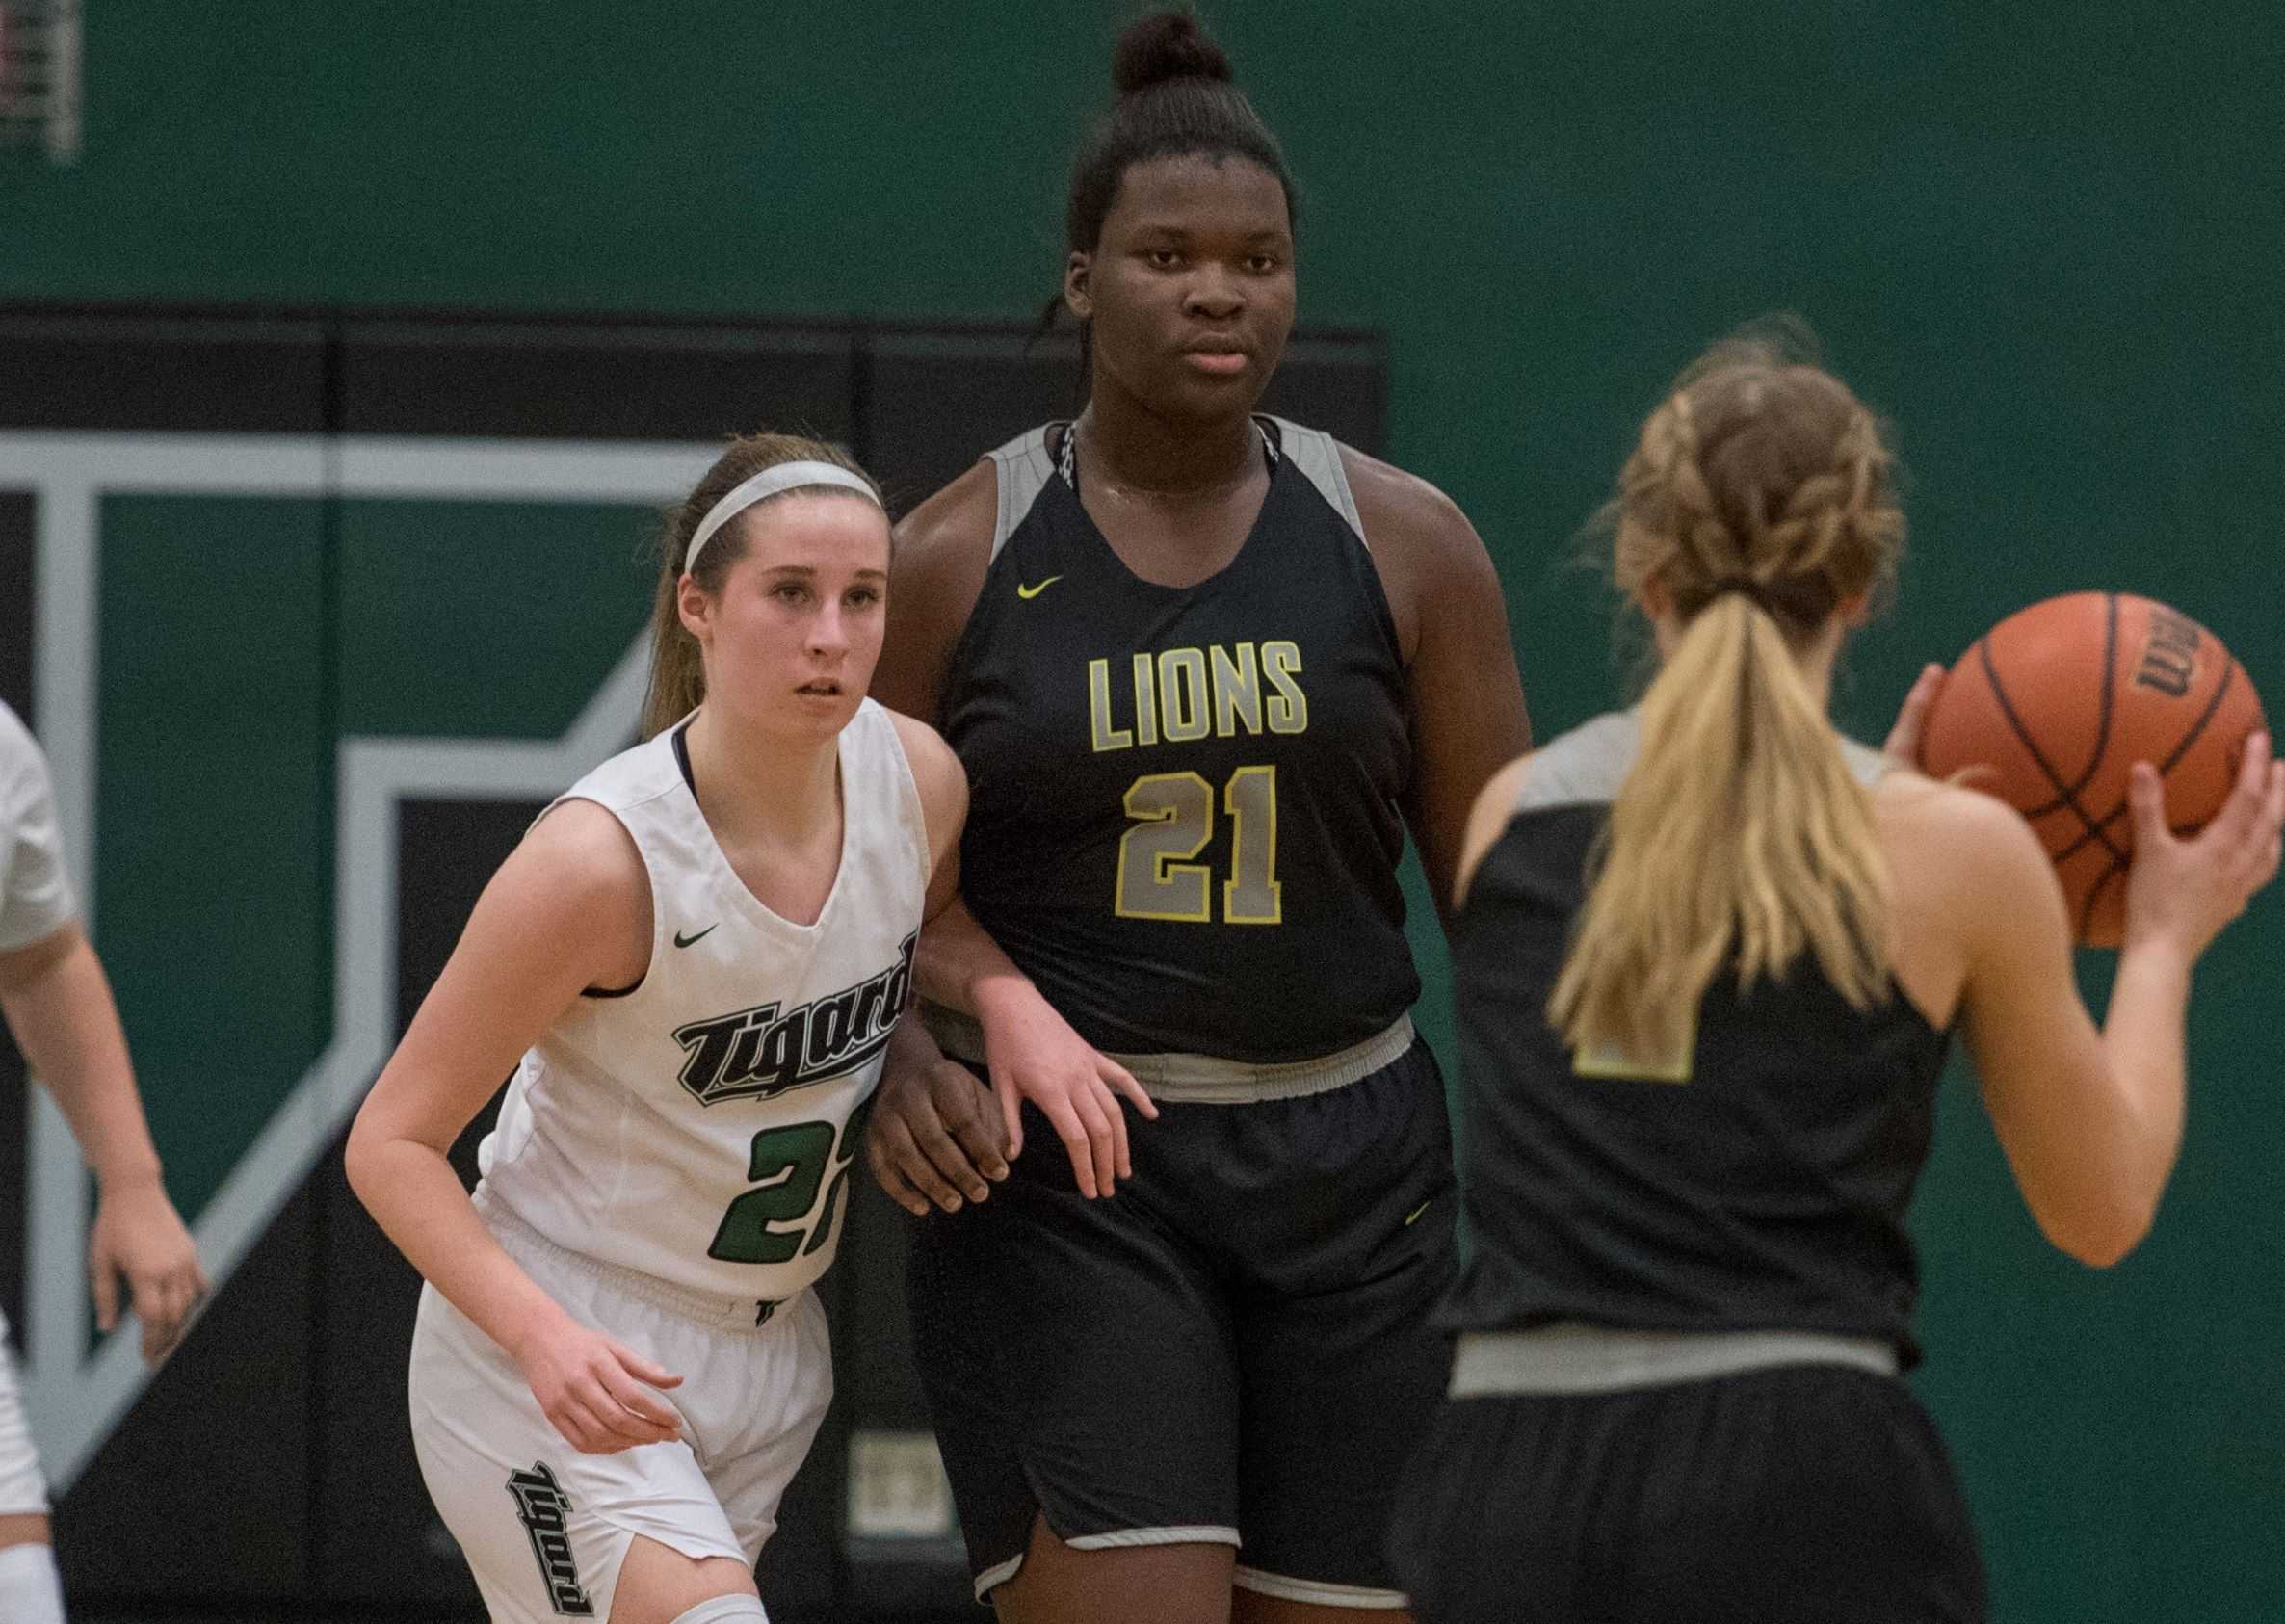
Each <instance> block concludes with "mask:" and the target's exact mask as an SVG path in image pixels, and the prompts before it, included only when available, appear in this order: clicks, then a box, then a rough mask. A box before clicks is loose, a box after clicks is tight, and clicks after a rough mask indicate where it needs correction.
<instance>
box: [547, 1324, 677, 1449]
mask: <svg viewBox="0 0 2285 1624" xmlns="http://www.w3.org/2000/svg"><path fill="white" fill-rule="evenodd" d="M510 1352H511V1353H512V1356H513V1357H514V1359H515V1362H516V1365H517V1367H518V1368H519V1369H520V1370H522V1372H523V1373H524V1380H525V1382H526V1383H527V1384H528V1385H529V1386H530V1387H531V1389H532V1397H533V1398H535V1399H537V1400H538V1401H539V1407H540V1409H541V1410H542V1411H544V1412H545V1413H546V1415H547V1419H548V1421H549V1423H550V1424H551V1425H552V1426H553V1427H554V1428H555V1429H556V1430H557V1431H558V1432H561V1433H562V1434H563V1435H564V1438H565V1442H567V1443H568V1444H570V1446H571V1447H572V1448H573V1449H575V1450H578V1451H580V1452H581V1453H582V1454H617V1453H618V1452H619V1451H620V1450H629V1449H634V1448H636V1447H638V1446H639V1445H643V1444H668V1443H672V1442H673V1441H674V1440H675V1439H676V1438H679V1437H680V1436H682V1418H681V1417H680V1416H679V1415H677V1414H676V1413H675V1412H674V1410H673V1408H672V1406H670V1405H669V1404H667V1403H666V1402H664V1401H661V1400H660V1399H659V1398H658V1397H657V1395H656V1393H655V1392H645V1391H644V1387H645V1385H647V1386H648V1387H650V1388H653V1389H657V1390H659V1391H664V1390H665V1389H667V1388H670V1387H679V1386H680V1385H681V1384H682V1377H680V1376H678V1375H671V1374H670V1373H669V1372H668V1371H666V1370H665V1369H663V1368H662V1367H660V1366H658V1365H654V1364H652V1363H651V1362H650V1361H649V1360H648V1359H645V1358H644V1357H643V1355H642V1354H640V1353H637V1352H635V1351H633V1350H632V1349H628V1348H626V1347H623V1346H622V1345H620V1344H619V1343H617V1342H614V1341H613V1340H612V1339H611V1338H610V1337H607V1336H605V1335H603V1334H602V1333H601V1332H600V1331H591V1330H590V1329H588V1328H587V1327H586V1326H585V1325H582V1324H580V1323H578V1322H577V1321H575V1320H573V1319H571V1318H570V1317H569V1316H568V1315H565V1316H564V1317H563V1318H562V1319H561V1320H560V1321H558V1322H555V1323H551V1324H550V1325H549V1326H548V1327H547V1328H546V1329H544V1330H542V1331H539V1332H537V1333H535V1334H534V1335H533V1336H531V1337H529V1338H527V1339H526V1340H525V1341H524V1342H523V1343H521V1344H520V1345H519V1346H517V1347H516V1348H513V1349H510Z"/></svg>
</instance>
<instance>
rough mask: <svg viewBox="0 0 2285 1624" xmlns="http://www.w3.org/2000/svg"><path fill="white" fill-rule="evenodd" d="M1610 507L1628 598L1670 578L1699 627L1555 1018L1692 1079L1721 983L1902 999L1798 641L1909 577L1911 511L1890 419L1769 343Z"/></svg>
mask: <svg viewBox="0 0 2285 1624" xmlns="http://www.w3.org/2000/svg"><path fill="white" fill-rule="evenodd" d="M1608 512H1609V516H1611V517H1612V518H1614V519H1615V524H1616V531H1617V535H1616V542H1615V552H1614V565H1615V567H1614V573H1615V577H1616V580H1617V584H1618V586H1619V587H1620V589H1622V590H1624V591H1625V592H1626V593H1627V594H1628V596H1629V597H1630V598H1632V599H1634V600H1636V601H1638V602H1640V601H1642V599H1643V597H1644V594H1645V589H1647V588H1648V587H1649V585H1650V584H1651V583H1652V582H1656V583H1657V586H1658V589H1659V590H1660V591H1661V592H1663V594H1664V596H1665V598H1666V599H1667V601H1668V602H1670V603H1671V604H1672V605H1673V607H1674V612H1675V614H1676V616H1677V617H1678V618H1680V620H1681V621H1682V630H1681V635H1680V637H1679V638H1678V640H1677V641H1676V642H1675V644H1674V646H1673V648H1672V649H1671V651H1670V652H1669V653H1668V658H1667V661H1666V664H1665V667H1664V668H1663V669H1662V670H1661V671H1660V672H1659V674H1658V677H1657V679H1656V680H1655V681H1654V682H1653V683H1652V684H1651V686H1650V689H1649V692H1648V693H1647V694H1645V695H1644V696H1643V699H1642V711H1641V717H1642V740H1641V744H1640V746H1639V747H1638V750H1637V753H1636V756H1635V761H1634V766H1633V768H1632V770H1631V771H1630V772H1629V773H1628V774H1627V777H1626V780H1625V782H1624V783H1623V784H1622V785H1621V786H1620V787H1619V791H1618V794H1617V796H1616V797H1615V799H1614V800H1613V802H1612V807H1611V814H1610V820H1609V825H1608V827H1607V829H1606V831H1605V834H1604V838H1603V843H1602V846H1601V848H1600V850H1599V851H1598V852H1597V854H1596V858H1595V863H1596V868H1595V871H1594V874H1593V876H1592V882H1591V885H1590V888H1589V895H1588V900H1587V904H1586V906H1585V908H1584V909H1583V910H1582V912H1581V914H1580V917H1579V921H1578V925H1577V928H1576V930H1575V932H1574V935H1573V939H1572V945H1571V951H1570V955H1569V957H1568V958H1567V959H1566V960H1565V962H1564V964H1563V973H1562V975H1561V977H1560V978H1559V979H1558V980H1557V982H1556V986H1555V991H1554V993H1553V995H1552V996H1551V997H1550V998H1549V1000H1548V1006H1547V1015H1548V1019H1549V1020H1550V1021H1551V1022H1552V1023H1553V1024H1554V1026H1555V1027H1556V1028H1557V1030H1559V1031H1560V1032H1562V1033H1563V1036H1564V1037H1565V1039H1566V1040H1568V1041H1569V1042H1570V1043H1571V1045H1572V1046H1573V1048H1574V1049H1575V1050H1576V1051H1577V1052H1578V1053H1579V1054H1580V1055H1581V1056H1583V1057H1587V1056H1606V1057H1613V1058H1617V1059H1621V1060H1623V1061H1625V1062H1627V1063H1629V1064H1630V1065H1631V1066H1632V1067H1634V1068H1636V1069H1640V1070H1642V1071H1644V1072H1647V1073H1650V1074H1653V1075H1658V1074H1668V1073H1682V1074H1686V1067H1687V1064H1688V1061H1689V1058H1690V1057H1689V1053H1688V1051H1689V1045H1690V1043H1691V1040H1692V1035H1693V1034H1694V1031H1695V1028H1696V1016H1697V1007H1698V1004H1699V1001H1700V1000H1701V999H1702V998H1703V997H1704V996H1705V993H1706V989H1707V988H1708V987H1709V986H1710V985H1711V984H1712V983H1713V982H1714V980H1715V978H1716V977H1718V976H1721V975H1725V974H1729V975H1734V976H1735V977H1736V978H1737V980H1738V982H1739V983H1740V985H1742V986H1749V985H1751V984H1752V983H1753V982H1755V981H1757V980H1759V979H1761V978H1763V977H1769V978H1779V977H1782V976H1783V975H1784V974H1785V973H1786V972H1787V970H1788V969H1790V968H1791V966H1792V965H1793V964H1794V963H1795V962H1796V961H1797V960H1798V959H1799V958H1800V957H1801V956H1802V955H1804V954H1808V955H1811V956H1814V957H1815V959H1816V962H1817V965H1818V967H1819V968H1820V969H1821V970H1822V971H1823V972H1824V974H1825V979H1826V980H1827V981H1829V982H1831V983H1832V985H1833V986H1834V988H1835V989H1836V990H1838V991H1839V992H1840V993H1841V995H1842V996H1843V997H1845V998H1846V999H1848V1000H1849V1002H1850V1003H1851V1004H1852V1005H1854V1006H1856V1007H1857V1008H1868V1007H1870V1006H1872V1005H1874V1004H1876V1003H1878V1001H1880V1000H1881V999H1882V998H1884V997H1886V996H1887V995H1888V991H1889V986H1888V970H1889V965H1888V926H1889V885H1888V873H1887V865H1886V862H1885V860H1884V858H1883V856H1882V853H1881V849H1880V845H1879V841H1878V831H1877V829H1876V826H1875V823H1874V817H1873V804H1872V797H1871V795H1870V793H1869V792H1868V791H1867V789H1866V788H1865V786H1864V785H1863V784H1861V783H1859V782H1858V781H1857V778H1856V775H1855V773H1853V772H1852V769H1851V766H1850V763H1849V760H1848V758H1847V756H1846V755H1845V753H1844V751H1843V747H1842V742H1841V738H1840V735H1839V734H1838V733H1836V732H1835V731H1834V729H1833V727H1832V724H1831V723H1830V722H1829V721H1828V720H1826V719H1825V712H1824V709H1823V707H1822V706H1821V705H1820V704H1819V702H1818V698H1817V695H1816V694H1815V693H1814V692H1813V691H1812V689H1811V688H1810V686H1809V683H1808V681H1807V679H1806V678H1805V677H1804V676H1803V675H1802V672H1801V668H1800V665H1799V659H1798V650H1799V648H1800V647H1801V646H1802V645H1804V644H1805V643H1806V642H1808V641H1809V640H1811V639H1813V638H1814V637H1816V636H1817V635H1818V634H1819V633H1821V632H1822V631H1823V630H1824V629H1825V627H1826V626H1827V625H1829V623H1830V622H1831V620H1832V619H1833V617H1834V616H1835V615H1837V614H1838V613H1839V612H1840V609H1841V607H1842V605H1844V604H1845V603H1850V602H1852V601H1862V600H1864V599H1865V598H1866V597H1867V596H1868V595H1869V594H1870V593H1871V592H1872V591H1874V590H1875V589H1878V588H1879V587H1881V586H1883V585H1884V584H1885V583H1886V582H1887V581H1888V580H1889V579H1891V578H1892V577H1893V574H1894V571H1895V566H1896V561H1897V557H1898V555H1899V553H1900V552H1901V550H1902V546H1903V539H1904V516H1903V513H1902V511H1901V510H1900V509H1899V508H1898V506H1897V504H1896V501H1895V497H1894V494H1893V481H1892V478H1891V458H1890V455H1889V453H1888V451H1887V448H1886V447H1885V446H1884V445H1883V444H1882V443H1881V436H1880V433H1879V429H1878V424H1877V422H1876V421H1875V420H1874V418H1873V416H1872V414H1871V413H1870V412H1868V411H1867V410H1866V409H1865V408H1864V406H1862V405H1861V404H1859V403H1858V402H1857V400H1856V398H1855V397H1854V396H1853V395H1852V394H1851V393H1850V392H1849V391H1848V389H1847V388H1846V387H1844V386H1843V385H1842V384H1841V383H1840V382H1839V381H1838V380H1834V379H1832V378H1831V377H1829V376H1827V375H1826V374H1825V373H1823V372H1821V371H1819V370H1817V369H1816V368H1814V367H1811V366H1806V365H1802V364H1799V363H1798V362H1791V361H1788V360H1787V359H1785V358H1784V357H1783V356H1781V355H1779V354H1775V353H1773V345H1772V344H1771V343H1770V342H1769V341H1767V340H1759V339H1755V340H1747V341H1743V342H1740V341H1732V342H1731V343H1728V344H1725V345H1723V346H1721V347H1720V348H1719V349H1717V350H1715V351H1714V352H1713V353H1711V354H1709V355H1708V356H1707V357H1706V358H1705V359H1704V360H1702V361H1700V362H1699V363H1698V364H1697V365H1696V366H1695V367H1694V368H1693V369H1692V370H1691V371H1690V372H1688V373H1686V374H1684V375H1683V378H1682V380H1680V381H1679V382H1678V383H1677V384H1676V386H1675V389H1674V391H1673V392H1672V394H1670V395H1669V396H1668V399H1667V401H1666V402H1665V403H1664V404H1662V405H1661V406H1660V407H1659V409H1658V410H1657V411H1656V412H1654V413H1653V414H1652V415H1651V418H1650V420H1649V422H1647V423H1646V424H1645V425H1644V426H1643V430H1642V440H1641V443H1640V444H1639V445H1638V446H1637V448H1636V451H1635V453H1634V455H1633V456H1632V457H1631V458H1628V461H1627V465H1626V469H1625V471H1624V472H1623V473H1622V475H1621V476H1620V482H1619V494H1618V496H1617V498H1616V500H1615V502H1614V503H1613V504H1612V507H1611V509H1610V510H1609V511H1608Z"/></svg>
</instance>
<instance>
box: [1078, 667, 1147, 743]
mask: <svg viewBox="0 0 2285 1624" xmlns="http://www.w3.org/2000/svg"><path fill="white" fill-rule="evenodd" d="M1087 715H1088V722H1089V726H1090V731H1091V732H1092V733H1093V735H1094V747H1095V748H1096V749H1097V750H1123V749H1125V748H1127V747H1129V746H1131V745H1132V744H1134V742H1135V736H1134V734H1133V733H1131V732H1129V731H1128V730H1127V729H1126V728H1123V727H1114V726H1112V725H1111V662H1110V661H1108V660H1090V661H1089V662H1088V663H1087Z"/></svg>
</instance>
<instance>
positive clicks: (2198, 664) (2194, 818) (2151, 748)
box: [1920, 592, 2264, 947]
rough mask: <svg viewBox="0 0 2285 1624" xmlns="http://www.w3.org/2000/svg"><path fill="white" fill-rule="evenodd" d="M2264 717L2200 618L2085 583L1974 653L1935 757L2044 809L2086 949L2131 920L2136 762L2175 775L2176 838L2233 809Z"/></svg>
mask: <svg viewBox="0 0 2285 1624" xmlns="http://www.w3.org/2000/svg"><path fill="white" fill-rule="evenodd" d="M2263 725H2264V723H2263V720H2262V713H2261V696H2260V695H2259V694H2255V693H2254V692H2253V683H2252V680H2251V679H2250V678H2248V677H2247V676H2246V668H2244V667H2243V666H2241V665H2239V664H2238V663H2237V661H2235V660H2234V659H2232V658H2230V653H2229V650H2228V649H2226V648H2224V647H2222V646H2221V640H2220V639H2219V638H2217V637H2215V636H2214V634H2213V633H2211V632H2209V631H2207V630H2206V629H2205V628H2204V627H2203V626H2201V625H2199V624H2198V623H2197V622H2196V621H2194V620H2193V619H2191V618H2190V617H2189V616H2186V615H2183V614H2181V613H2179V612H2178V611H2175V610H2171V609H2168V608H2167V606H2166V605H2165V604H2163V603H2153V602H2152V601H2151V600H2150V599H2148V598H2140V597H2135V596H2133V595H2132V594H2130V593H2126V592H2071V593H2069V594H2067V595H2065V596H2063V597H2059V598H2049V599H2048V600H2047V601H2046V602H2044V603H2035V604H2033V605H2032V606H2031V607H2030V608H2029V609H2026V610H2022V611H2020V612H2018V613H2016V614H2014V615H2010V616H2008V617H2007V618H2006V619H2005V620H2002V621H2001V622H2000V623H1999V624H1998V625H1996V626H1994V627H1992V628H1991V630H1990V631H1989V632H1988V633H1986V634H1985V635H1984V637H1983V640H1982V641H1981V642H1978V643H1977V644H1976V645H1975V647H1973V648H1971V649H1969V650H1968V651H1967V652H1966V653H1965V654H1963V655H1961V656H1960V658H1959V662H1958V664H1957V665H1955V666H1954V667H1953V668H1952V669H1951V670H1950V671H1949V672H1948V673H1947V674H1946V675H1945V678H1944V685H1943V687H1942V688H1940V689H1939V690H1937V692H1936V698H1935V702H1934V704H1933V705H1932V706H1930V710H1929V717H1928V729H1927V732H1926V733H1925V734H1924V735H1923V736H1922V739H1921V746H1920V765H1921V768H1922V769H1923V770H1924V771H1925V772H1927V773H1930V774H1932V775H1934V776H1936V777H1939V778H1943V777H1950V776H1951V775H1953V774H1954V773H1961V772H1965V773H1967V776H1966V778H1965V779H1964V782H1966V783H1967V784H1969V785H1970V786H1971V787H1973V788H1976V789H1980V790H1983V791H1985V792H1987V793H1989V794H1991V795H1996V796H1998V797H1999V798H2000V799H2002V800H2005V801H2006V802H2008V804H2009V805H2010V806H2012V807H2014V808H2015V810H2016V811H2018V812H2020V813H2022V814H2023V815H2024V816H2025V817H2026V818H2028V819H2030V820H2031V826H2032V827H2033V828H2034V829H2035V830H2036V831H2037V833H2038V836H2039V838H2040V839H2041V840H2042V841H2044V842H2045V843H2046V846H2047V851H2048V854H2049V855H2050V856H2052V857H2053V858H2054V859H2055V868H2056V872H2057V873H2058V874H2059V875H2061V876H2062V889H2063V894H2064V896H2065V897H2067V898H2068V899H2069V901H2070V906H2071V922H2072V926H2073V928H2074V929H2075V930H2077V932H2078V937H2079V940H2080V941H2082V942H2084V943H2085V944H2087V945H2088V947H2116V946H2117V945H2118V940H2119V936H2120V934H2121V932H2122V930H2123V929H2124V926H2125V917H2126V866H2127V863H2128V862H2129V861H2130V860H2131V859H2132V858H2133V856H2134V820H2133V819H2132V817H2131V816H2129V814H2128V812H2127V808H2126V784H2127V773H2128V772H2129V770H2130V769H2131V768H2132V767H2133V766H2134V764H2135V763H2136V762H2138V761H2147V762H2149V763H2150V764H2151V765H2152V766H2153V767H2156V768H2157V769H2158V770H2159V772H2160V773H2163V774H2164V775H2165V781H2166V810H2167V822H2168V823H2169V824H2171V825H2173V827H2174V830H2175V832H2176V833H2180V834H2188V833H2191V832H2193V831H2194V830H2196V829H2198V828H2201V827H2203V826H2204V825H2205V823H2206V821H2207V820H2208V819H2209V818H2211V817H2213V816H2214V814H2215V813H2216V812H2219V810H2220V809H2221V803H2222V801H2223V800H2224V799H2227V798H2228V795H2229V787H2230V784H2231V781H2232V780H2233V779H2234V777H2235V776H2236V773H2237V769H2238V765H2239V763H2240V762H2241V761H2242V760H2243V759H2244V756H2245V748H2246V738H2247V737H2248V736H2249V735H2251V734H2252V733H2254V732H2256V731H2258V730H2259V729H2260V728H2261V727H2262V726H2263Z"/></svg>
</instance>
